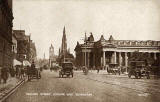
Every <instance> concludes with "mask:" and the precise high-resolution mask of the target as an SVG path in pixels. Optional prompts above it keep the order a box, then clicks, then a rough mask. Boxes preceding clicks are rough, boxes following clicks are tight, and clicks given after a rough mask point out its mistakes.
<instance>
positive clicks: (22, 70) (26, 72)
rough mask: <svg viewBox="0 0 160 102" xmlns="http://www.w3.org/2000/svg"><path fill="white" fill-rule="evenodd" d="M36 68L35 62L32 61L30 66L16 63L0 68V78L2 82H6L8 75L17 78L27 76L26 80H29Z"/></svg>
mask: <svg viewBox="0 0 160 102" xmlns="http://www.w3.org/2000/svg"><path fill="white" fill-rule="evenodd" d="M35 70H36V68H35V64H34V61H33V62H32V64H31V66H26V67H24V66H22V65H17V66H15V67H13V68H1V71H0V73H1V74H0V75H1V76H0V77H1V78H0V79H2V81H3V83H6V82H7V79H8V77H9V75H10V76H11V77H16V78H18V79H24V78H25V77H26V76H28V80H29V81H30V80H31V79H32V77H33V74H35V73H34V72H35ZM0 83H1V80H0Z"/></svg>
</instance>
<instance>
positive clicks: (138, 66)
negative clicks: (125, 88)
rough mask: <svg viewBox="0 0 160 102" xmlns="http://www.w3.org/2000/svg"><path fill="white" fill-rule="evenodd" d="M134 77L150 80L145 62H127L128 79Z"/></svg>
mask: <svg viewBox="0 0 160 102" xmlns="http://www.w3.org/2000/svg"><path fill="white" fill-rule="evenodd" d="M132 75H133V76H135V78H136V79H138V78H141V77H146V78H147V79H149V78H150V71H149V68H148V66H146V64H145V61H130V62H129V72H128V77H129V78H131V76H132Z"/></svg>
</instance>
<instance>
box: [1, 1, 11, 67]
mask: <svg viewBox="0 0 160 102" xmlns="http://www.w3.org/2000/svg"><path fill="white" fill-rule="evenodd" d="M12 21H13V13H12V0H0V69H1V68H11V67H12V27H13V23H12Z"/></svg>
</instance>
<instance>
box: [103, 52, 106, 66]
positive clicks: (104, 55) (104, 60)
mask: <svg viewBox="0 0 160 102" xmlns="http://www.w3.org/2000/svg"><path fill="white" fill-rule="evenodd" d="M105 65H106V54H105V51H103V66H105Z"/></svg>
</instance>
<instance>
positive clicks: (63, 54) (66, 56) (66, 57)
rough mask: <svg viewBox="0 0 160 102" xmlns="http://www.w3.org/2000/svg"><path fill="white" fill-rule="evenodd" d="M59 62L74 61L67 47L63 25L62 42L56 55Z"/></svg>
mask: <svg viewBox="0 0 160 102" xmlns="http://www.w3.org/2000/svg"><path fill="white" fill-rule="evenodd" d="M58 60H59V63H62V62H65V61H71V62H73V61H74V56H73V55H72V54H71V53H70V50H69V49H67V38H66V30H65V27H64V29H63V36H62V44H61V48H60V49H59V55H58Z"/></svg>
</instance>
